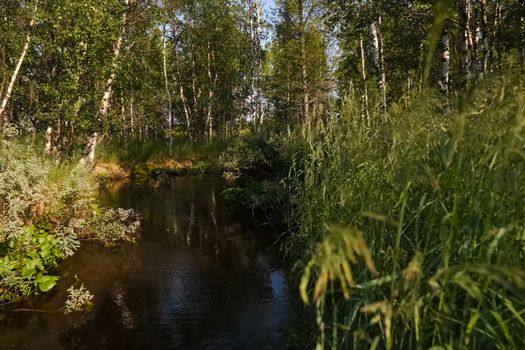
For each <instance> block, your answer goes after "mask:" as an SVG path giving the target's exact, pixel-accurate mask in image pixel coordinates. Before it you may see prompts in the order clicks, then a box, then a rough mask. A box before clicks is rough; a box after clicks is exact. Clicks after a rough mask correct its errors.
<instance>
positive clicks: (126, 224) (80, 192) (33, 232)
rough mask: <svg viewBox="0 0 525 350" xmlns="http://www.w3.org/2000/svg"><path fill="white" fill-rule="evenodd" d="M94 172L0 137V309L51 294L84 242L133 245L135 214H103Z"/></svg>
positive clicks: (8, 133)
mask: <svg viewBox="0 0 525 350" xmlns="http://www.w3.org/2000/svg"><path fill="white" fill-rule="evenodd" d="M97 191H98V190H97V185H96V181H95V179H94V178H93V177H92V175H91V174H90V170H89V169H87V168H86V167H84V166H81V165H77V164H57V163H56V162H55V161H54V160H53V159H50V158H47V157H44V156H43V155H39V154H38V153H37V152H36V151H35V150H34V149H33V148H32V147H30V146H27V145H25V144H23V143H21V142H19V141H16V136H15V135H14V134H13V132H12V130H10V129H8V128H6V129H5V130H4V133H3V135H0V304H5V303H8V302H13V301H17V300H20V299H22V298H25V297H28V296H31V295H36V294H39V293H43V292H47V291H49V290H51V289H52V288H53V287H54V286H55V284H56V282H57V280H58V278H59V276H57V275H56V272H57V266H58V264H59V263H60V261H62V260H63V259H65V258H67V257H69V256H72V255H73V254H74V253H75V251H76V250H77V249H78V247H79V246H80V244H81V242H82V241H86V240H93V241H97V242H101V243H102V244H104V245H106V246H115V245H117V244H119V243H120V242H122V241H133V239H134V234H135V232H136V230H137V229H138V220H137V216H136V215H135V213H134V212H133V211H132V210H131V211H130V210H124V209H106V208H100V207H99V206H98V204H97V200H96V197H97Z"/></svg>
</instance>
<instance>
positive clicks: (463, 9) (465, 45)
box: [458, 0, 470, 84]
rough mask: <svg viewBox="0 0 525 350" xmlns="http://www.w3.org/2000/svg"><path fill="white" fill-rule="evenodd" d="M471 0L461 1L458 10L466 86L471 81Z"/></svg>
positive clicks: (462, 66)
mask: <svg viewBox="0 0 525 350" xmlns="http://www.w3.org/2000/svg"><path fill="white" fill-rule="evenodd" d="M469 1H470V0H459V1H458V8H459V11H460V14H459V15H460V16H459V17H460V26H461V73H462V75H463V80H464V84H466V83H467V82H468V81H469V80H470V59H469V47H470V45H469V38H470V23H469V21H470V18H469V14H468V11H469V10H468V3H469Z"/></svg>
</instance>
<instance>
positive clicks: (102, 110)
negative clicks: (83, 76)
mask: <svg viewBox="0 0 525 350" xmlns="http://www.w3.org/2000/svg"><path fill="white" fill-rule="evenodd" d="M128 4H129V0H124V5H125V8H124V13H123V14H122V22H121V27H120V33H119V36H118V38H117V42H116V43H115V46H114V47H113V59H112V63H111V73H110V75H109V77H108V79H107V80H106V84H105V88H104V94H103V95H102V100H101V101H100V107H99V109H98V116H99V117H100V118H105V117H106V116H107V114H108V110H109V105H110V101H111V94H112V92H113V83H114V82H115V78H116V75H117V68H118V59H119V57H120V51H121V49H122V42H123V41H124V34H125V33H126V16H127V11H128Z"/></svg>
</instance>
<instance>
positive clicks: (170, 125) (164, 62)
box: [162, 25, 173, 152]
mask: <svg viewBox="0 0 525 350" xmlns="http://www.w3.org/2000/svg"><path fill="white" fill-rule="evenodd" d="M167 66H168V63H167V53H166V25H164V27H163V28H162V70H163V73H164V87H165V89H166V99H167V102H168V105H167V108H168V117H167V119H168V120H167V122H168V132H169V140H170V152H171V150H172V147H173V117H172V112H171V92H170V85H169V80H168V68H167Z"/></svg>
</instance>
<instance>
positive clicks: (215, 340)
mask: <svg viewBox="0 0 525 350" xmlns="http://www.w3.org/2000/svg"><path fill="white" fill-rule="evenodd" d="M223 188H224V183H223V182H222V181H221V180H220V179H217V178H213V177H205V176H200V177H180V178H176V179H174V180H172V181H171V183H169V184H165V185H161V186H154V185H153V184H145V185H133V184H128V185H124V186H120V187H118V188H115V189H112V190H109V191H108V192H107V193H105V194H104V195H103V196H102V198H101V203H103V204H104V205H107V206H120V207H125V208H133V209H135V210H136V211H138V212H139V213H140V215H141V217H142V219H141V227H142V228H141V233H140V236H139V237H138V240H137V244H135V245H130V246H125V247H121V248H119V249H106V248H102V247H99V246H91V245H88V246H84V247H83V248H81V249H80V250H79V251H78V252H77V254H76V255H75V256H73V257H71V258H69V259H68V260H66V261H65V262H64V263H63V264H62V266H61V269H62V270H63V272H62V273H63V274H65V277H64V278H62V279H61V280H60V283H59V285H58V287H56V288H55V289H54V290H52V291H51V292H49V293H48V294H46V295H43V296H40V297H37V298H34V299H32V300H29V301H28V302H26V303H24V305H23V306H20V305H17V306H16V307H17V308H21V307H23V308H31V309H38V310H42V311H45V312H35V311H31V312H29V311H10V312H6V313H3V314H0V348H1V349H97V350H98V349H128V350H129V349H284V348H286V339H285V330H286V325H287V322H288V321H289V317H290V313H291V306H290V305H291V304H290V293H289V291H288V290H287V286H286V283H285V275H284V272H283V270H282V268H281V267H280V264H279V262H278V259H277V258H276V255H275V250H276V249H275V248H274V247H273V242H274V241H275V237H274V235H273V234H272V233H271V229H269V228H268V229H266V228H265V227H264V226H262V227H261V226H257V225H255V224H254V223H249V222H248V223H246V221H243V220H239V219H238V218H237V217H236V215H235V213H233V212H232V211H230V210H229V208H228V207H227V206H226V205H225V203H224V202H223V200H222V199H221V196H220V192H221V190H222V189H223ZM77 278H78V279H79V280H80V281H82V282H83V283H84V285H85V286H86V288H88V289H89V290H90V291H91V293H92V294H94V296H95V297H94V307H93V310H92V311H91V312H90V313H88V314H84V315H74V316H66V315H64V314H63V313H61V312H57V311H56V310H57V309H59V308H60V307H61V306H62V305H63V303H64V299H65V297H66V289H67V288H68V287H69V286H70V285H71V284H73V283H75V281H76V279H77ZM77 283H78V282H77Z"/></svg>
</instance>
